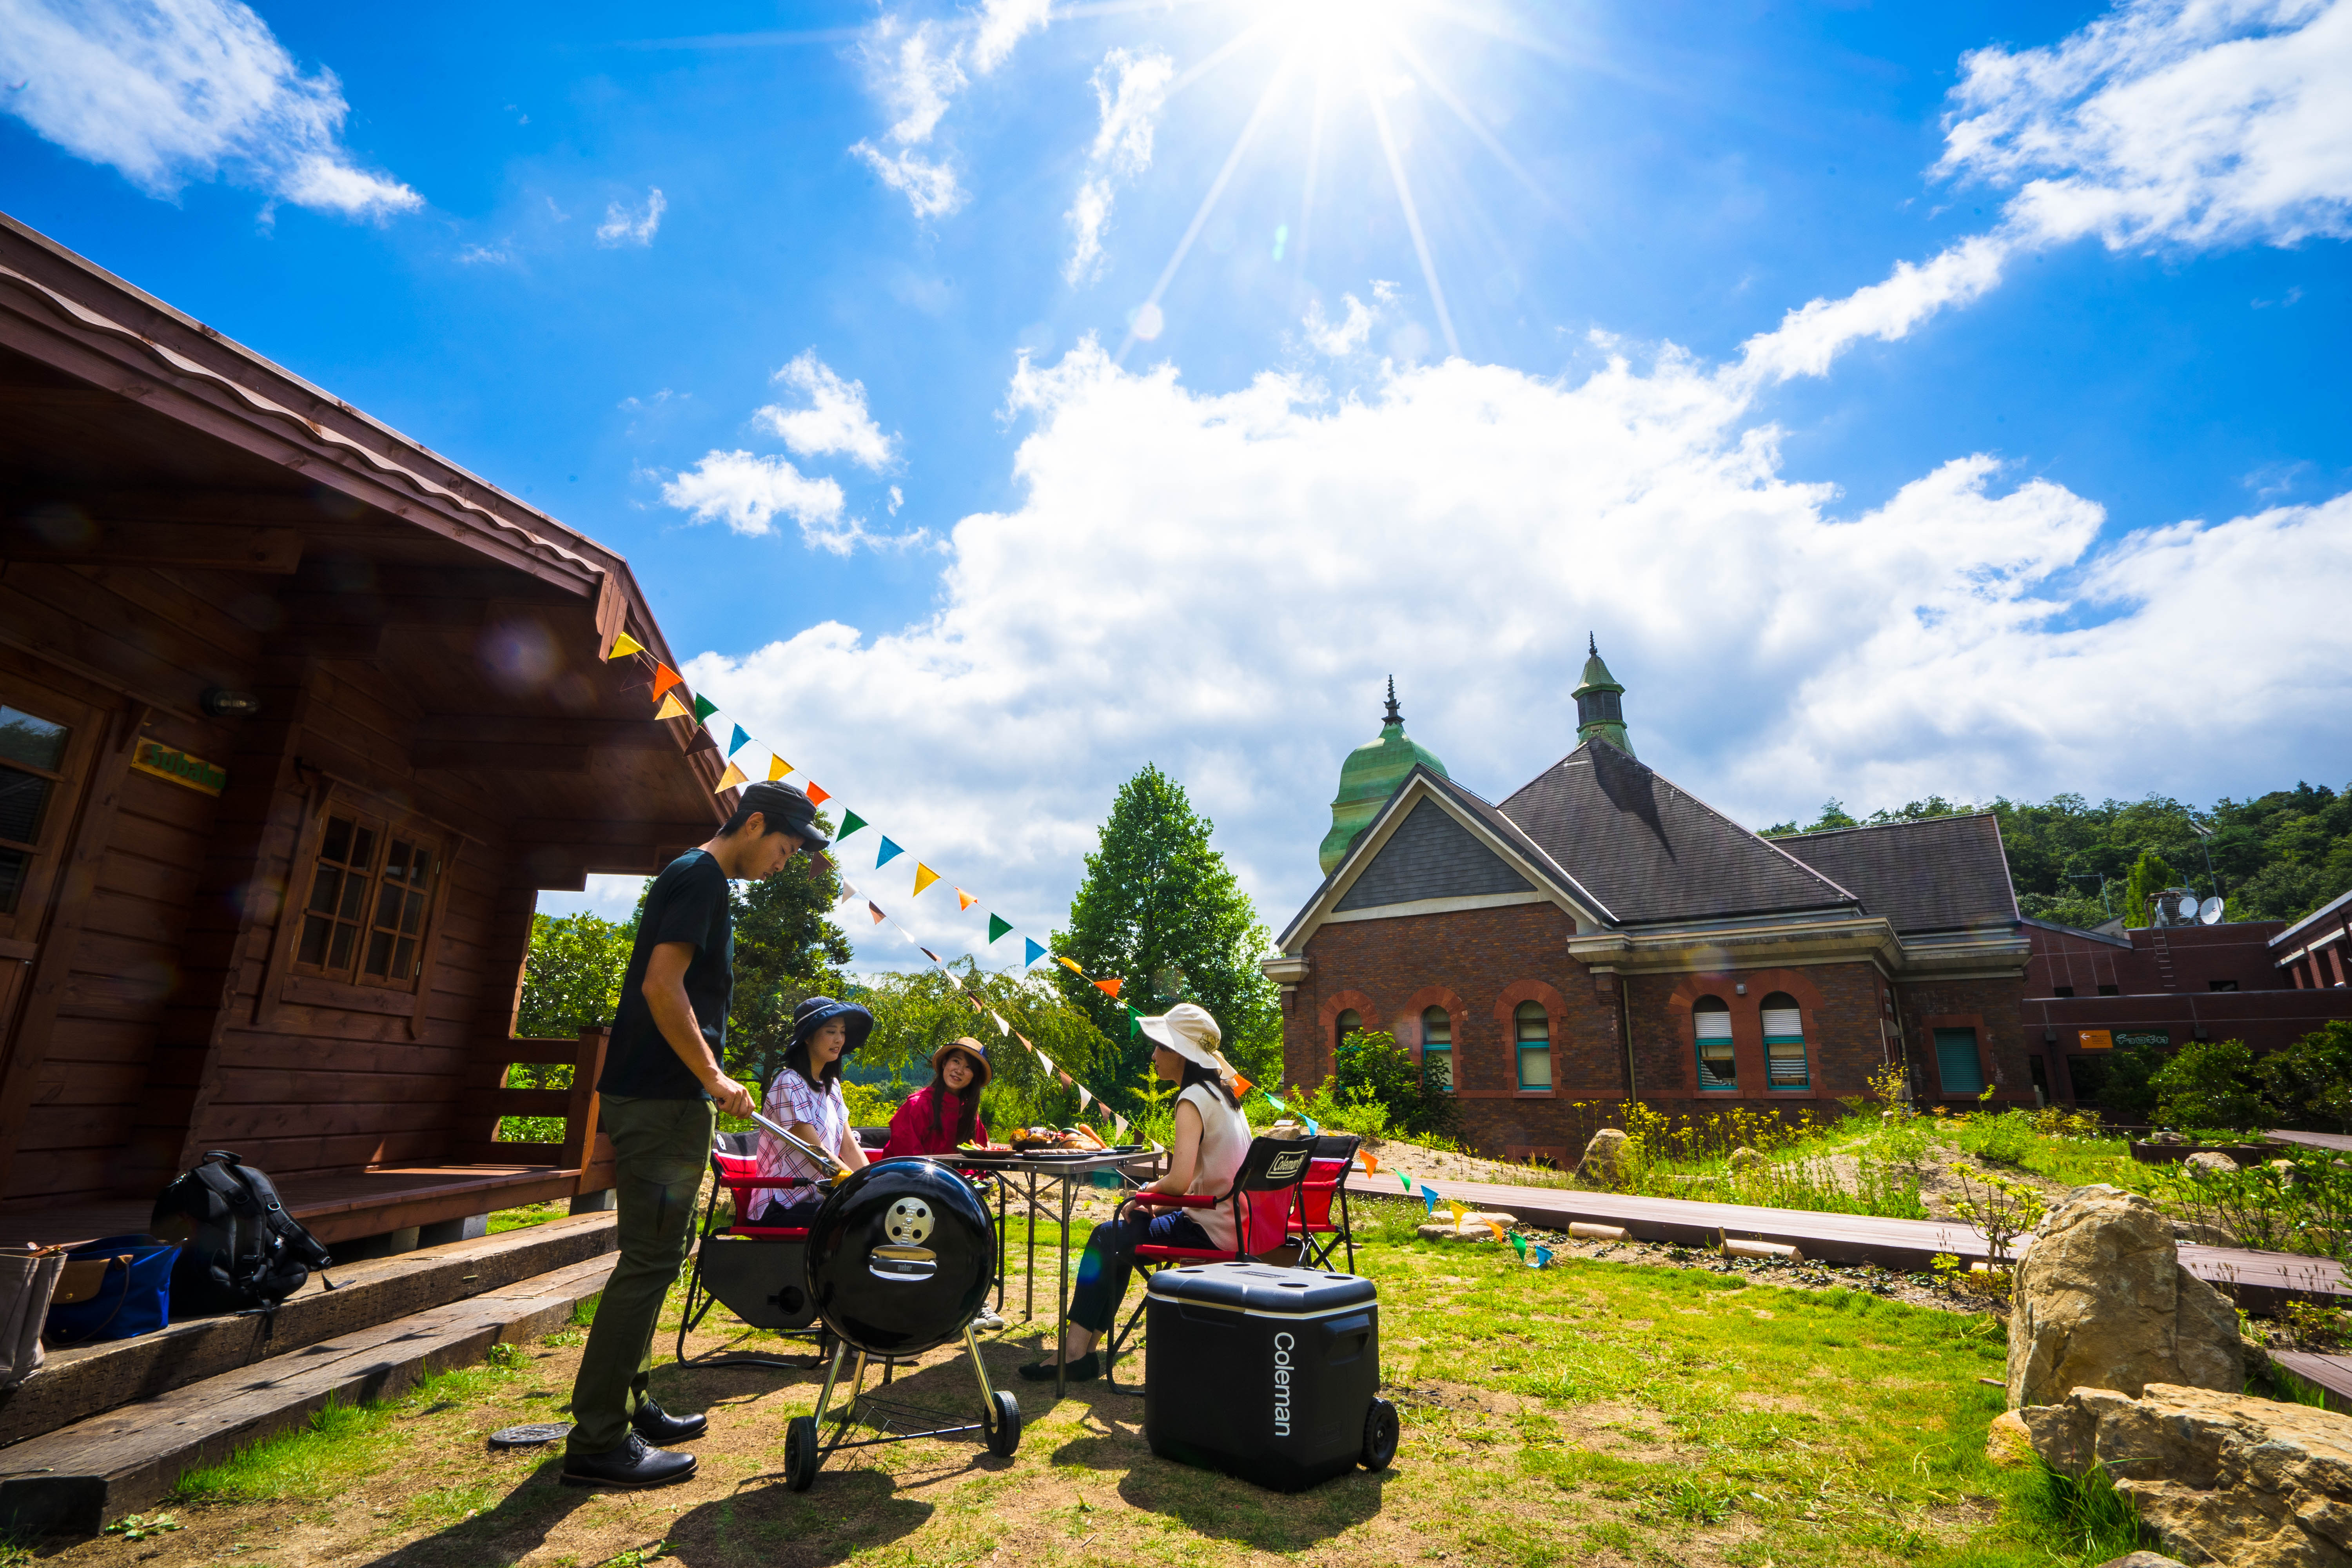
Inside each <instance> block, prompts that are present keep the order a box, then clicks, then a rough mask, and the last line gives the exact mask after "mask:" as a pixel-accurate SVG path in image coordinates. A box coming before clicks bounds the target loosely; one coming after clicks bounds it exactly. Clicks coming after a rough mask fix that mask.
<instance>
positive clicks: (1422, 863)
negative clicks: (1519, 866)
mask: <svg viewBox="0 0 2352 1568" xmlns="http://www.w3.org/2000/svg"><path fill="white" fill-rule="evenodd" d="M1534 890H1535V884H1533V883H1532V882H1529V881H1528V879H1526V878H1525V877H1522V876H1520V875H1519V874H1518V873H1517V871H1514V870H1512V869H1511V868H1510V867H1509V866H1508V865H1507V864H1505V863H1504V860H1503V858H1502V857H1501V856H1499V855H1497V854H1496V853H1495V852H1494V851H1493V850H1492V849H1489V848H1487V847H1486V846H1485V845H1484V844H1481V843H1480V842H1478V840H1477V838H1476V837H1475V835H1473V834H1472V833H1471V831H1470V830H1469V829H1468V828H1466V827H1465V826H1462V824H1461V823H1460V822H1459V821H1457V820H1456V819H1455V818H1454V817H1453V816H1449V815H1448V814H1447V812H1446V810H1445V808H1444V806H1442V805H1438V804H1437V803H1436V802H1435V801H1433V800H1421V801H1417V802H1415V803H1414V805H1413V808H1412V811H1411V812H1409V813H1407V814H1406V816H1405V819H1404V820H1403V821H1402V822H1401V823H1399V824H1398V825H1397V827H1396V831H1395V832H1393V833H1391V834H1390V835H1389V837H1388V842H1387V843H1385V844H1383V845H1381V848H1380V853H1379V854H1377V855H1375V856H1374V857H1373V858H1372V863H1371V864H1370V865H1369V866H1367V867H1365V868H1363V870H1362V871H1361V872H1360V873H1359V874H1358V876H1357V878H1356V879H1355V881H1354V882H1353V883H1352V884H1351V885H1349V889H1348V890H1347V892H1346V893H1345V894H1344V895H1343V896H1342V897H1341V898H1340V900H1339V904H1338V905H1337V906H1336V907H1337V908H1339V909H1342V910H1370V909H1380V908H1382V907H1384V906H1386V905H1390V904H1409V903H1412V902H1415V901H1416V900H1422V899H1458V898H1469V897H1475V896H1477V895H1479V894H1484V893H1526V892H1533V891H1534Z"/></svg>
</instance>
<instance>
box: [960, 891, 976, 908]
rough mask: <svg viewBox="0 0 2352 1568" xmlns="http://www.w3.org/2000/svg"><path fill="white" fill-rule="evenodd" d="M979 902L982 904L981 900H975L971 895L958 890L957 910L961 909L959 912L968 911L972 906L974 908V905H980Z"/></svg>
mask: <svg viewBox="0 0 2352 1568" xmlns="http://www.w3.org/2000/svg"><path fill="white" fill-rule="evenodd" d="M978 902H980V900H978V899H975V898H973V897H972V896H971V894H970V893H967V892H965V891H964V890H963V889H961V888H958V889H956V908H957V909H959V910H968V909H970V908H971V906H972V905H974V904H976V903H978Z"/></svg>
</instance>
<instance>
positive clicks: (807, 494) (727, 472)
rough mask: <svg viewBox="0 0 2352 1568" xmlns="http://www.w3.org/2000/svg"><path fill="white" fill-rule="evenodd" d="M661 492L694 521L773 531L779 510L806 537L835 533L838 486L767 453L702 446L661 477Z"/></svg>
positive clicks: (821, 537)
mask: <svg viewBox="0 0 2352 1568" xmlns="http://www.w3.org/2000/svg"><path fill="white" fill-rule="evenodd" d="M661 497H662V500H665V501H667V502H668V503H669V504H670V505H671V506H674V507H677V509H678V510H681V511H683V512H686V513H687V514H688V516H690V517H692V518H693V519H694V521H697V522H710V521H719V522H723V523H725V524H726V525H727V526H728V527H730V528H731V529H733V530H734V531H736V532H738V533H751V534H761V533H768V532H772V531H773V530H772V528H771V526H770V525H771V523H772V521H773V520H774V519H775V517H776V516H777V514H779V513H782V514H783V515H785V516H788V517H790V518H791V519H793V521H795V522H797V523H799V524H800V525H801V534H802V536H803V538H805V539H807V540H808V541H809V542H811V543H817V542H820V541H821V540H824V539H829V538H831V537H833V536H834V534H835V525H837V524H838V523H839V522H840V521H841V512H842V504H843V503H842V496H841V487H840V486H839V485H837V484H835V483H834V482H833V481H832V480H831V479H813V478H811V477H810V476H808V475H806V474H803V473H802V472H801V471H800V470H799V469H798V468H794V467H793V465H792V463H791V461H790V459H788V458H779V457H776V456H775V455H773V454H772V453H761V454H759V455H756V456H755V455H753V454H752V453H750V452H742V451H736V452H718V451H712V452H706V453H705V454H703V458H702V461H700V462H698V463H697V464H696V465H695V466H694V467H693V468H688V469H687V470H686V471H685V472H683V473H681V474H679V475H678V476H677V478H676V479H671V480H669V481H667V483H665V484H664V485H663V486H662V488H661ZM824 547H825V548H831V546H830V545H826V546H824Z"/></svg>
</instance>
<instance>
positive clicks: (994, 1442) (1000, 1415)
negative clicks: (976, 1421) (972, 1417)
mask: <svg viewBox="0 0 2352 1568" xmlns="http://www.w3.org/2000/svg"><path fill="white" fill-rule="evenodd" d="M983 1415H984V1417H985V1419H986V1420H987V1423H988V1451H989V1452H990V1453H992V1454H994V1455H995V1456H996V1457H997V1458H1000V1459H1009V1458H1012V1457H1013V1450H1014V1449H1015V1448H1018V1447H1021V1402H1020V1401H1019V1400H1017V1399H1015V1398H1013V1395H1012V1394H1008V1393H1006V1392H1005V1391H1004V1390H1003V1389H1001V1388H1000V1389H998V1390H997V1391H996V1393H995V1394H992V1395H991V1396H990V1398H989V1401H988V1408H987V1410H986V1411H985V1412H983Z"/></svg>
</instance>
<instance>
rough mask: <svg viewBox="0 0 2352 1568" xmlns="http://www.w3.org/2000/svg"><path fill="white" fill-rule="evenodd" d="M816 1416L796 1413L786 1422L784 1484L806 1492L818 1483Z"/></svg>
mask: <svg viewBox="0 0 2352 1568" xmlns="http://www.w3.org/2000/svg"><path fill="white" fill-rule="evenodd" d="M816 1451H817V1437H816V1417H815V1416H814V1415H795V1416H793V1418H792V1419H791V1420H790V1421H788V1422H786V1423H785V1424H784V1485H785V1486H787V1487H789V1488H791V1489H793V1491H796V1492H804V1491H806V1490H808V1489H809V1488H810V1487H812V1486H814V1485H815V1484H816V1466H817V1452H816Z"/></svg>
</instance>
